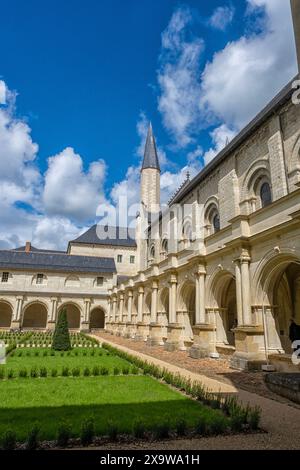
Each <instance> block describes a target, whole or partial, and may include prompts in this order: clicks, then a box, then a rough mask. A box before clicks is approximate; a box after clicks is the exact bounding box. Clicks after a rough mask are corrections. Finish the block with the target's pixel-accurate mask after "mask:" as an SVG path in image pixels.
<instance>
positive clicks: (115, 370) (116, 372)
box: [114, 367, 120, 375]
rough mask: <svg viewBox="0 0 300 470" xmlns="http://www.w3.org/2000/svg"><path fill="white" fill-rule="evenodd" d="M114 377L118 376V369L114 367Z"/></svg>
mask: <svg viewBox="0 0 300 470" xmlns="http://www.w3.org/2000/svg"><path fill="white" fill-rule="evenodd" d="M114 375H120V369H119V367H114Z"/></svg>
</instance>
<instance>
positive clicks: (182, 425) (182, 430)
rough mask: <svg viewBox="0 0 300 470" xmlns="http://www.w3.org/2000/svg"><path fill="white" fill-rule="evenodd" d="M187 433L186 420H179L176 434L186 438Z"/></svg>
mask: <svg viewBox="0 0 300 470" xmlns="http://www.w3.org/2000/svg"><path fill="white" fill-rule="evenodd" d="M186 432H187V423H186V420H185V418H179V419H178V421H177V422H176V433H177V435H178V436H185V435H186Z"/></svg>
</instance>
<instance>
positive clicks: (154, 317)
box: [150, 281, 158, 323]
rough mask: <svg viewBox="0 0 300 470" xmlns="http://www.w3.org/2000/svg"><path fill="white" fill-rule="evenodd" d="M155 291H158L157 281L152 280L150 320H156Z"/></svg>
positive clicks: (153, 321) (152, 321)
mask: <svg viewBox="0 0 300 470" xmlns="http://www.w3.org/2000/svg"><path fill="white" fill-rule="evenodd" d="M157 293H158V282H157V281H153V284H152V294H151V316H150V322H151V323H156V322H157Z"/></svg>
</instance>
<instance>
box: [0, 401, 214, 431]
mask: <svg viewBox="0 0 300 470" xmlns="http://www.w3.org/2000/svg"><path fill="white" fill-rule="evenodd" d="M214 413H216V411H214V410H210V409H208V408H206V407H203V406H202V405H200V404H199V403H197V402H195V401H192V400H188V399H187V400H171V401H170V400H168V401H158V402H149V403H132V404H131V403H130V404H103V405H97V404H95V405H78V406H75V405H74V406H73V405H72V406H53V407H50V406H44V407H41V406H38V407H32V408H7V409H0V436H1V435H2V434H3V433H4V432H5V431H6V430H7V429H13V430H14V431H15V432H16V433H17V438H18V440H24V439H26V437H27V434H28V432H29V430H30V429H31V428H32V427H33V425H34V424H38V426H39V427H40V438H41V439H44V440H47V439H49V440H52V439H55V438H56V437H57V429H58V427H59V425H60V423H61V422H62V421H67V422H68V423H69V424H70V425H71V429H72V433H73V434H74V436H75V437H77V436H79V434H80V429H81V425H82V423H83V421H84V420H85V419H86V418H90V417H93V419H94V422H95V431H96V435H99V436H100V435H103V434H106V433H107V429H108V425H109V423H110V421H112V422H113V423H114V425H116V426H117V428H118V431H119V432H131V431H132V427H133V424H134V423H135V422H136V421H140V422H142V423H143V425H144V426H145V428H151V427H153V426H155V425H157V424H159V423H162V422H165V421H166V422H167V421H168V422H169V423H170V424H171V425H175V423H176V421H178V420H179V419H180V418H185V420H186V421H187V423H188V424H190V425H192V424H196V422H197V420H198V419H199V416H201V415H206V416H207V415H210V414H214Z"/></svg>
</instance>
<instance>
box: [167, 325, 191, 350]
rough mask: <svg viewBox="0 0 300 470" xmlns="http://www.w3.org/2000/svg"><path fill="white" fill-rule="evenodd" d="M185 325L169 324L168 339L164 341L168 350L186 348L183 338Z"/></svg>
mask: <svg viewBox="0 0 300 470" xmlns="http://www.w3.org/2000/svg"><path fill="white" fill-rule="evenodd" d="M183 332H184V326H183V325H181V324H180V323H170V324H169V325H168V335H167V341H166V342H165V343H164V348H165V350H166V351H176V350H178V349H180V350H185V349H186V348H185V346H184V340H183Z"/></svg>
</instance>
